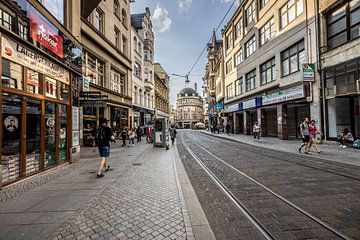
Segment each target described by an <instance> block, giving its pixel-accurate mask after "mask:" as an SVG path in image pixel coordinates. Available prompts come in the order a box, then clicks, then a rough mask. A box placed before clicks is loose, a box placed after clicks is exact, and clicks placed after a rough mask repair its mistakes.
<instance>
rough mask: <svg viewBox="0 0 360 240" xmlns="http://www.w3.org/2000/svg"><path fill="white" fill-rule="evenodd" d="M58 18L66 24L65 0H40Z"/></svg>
mask: <svg viewBox="0 0 360 240" xmlns="http://www.w3.org/2000/svg"><path fill="white" fill-rule="evenodd" d="M38 1H39V2H40V3H41V4H42V5H44V7H45V8H46V9H47V10H48V11H49V12H50V13H51V14H52V15H53V16H54V17H55V18H56V20H58V21H59V22H60V23H61V24H64V13H65V12H64V6H65V3H64V0H38Z"/></svg>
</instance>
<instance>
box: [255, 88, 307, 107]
mask: <svg viewBox="0 0 360 240" xmlns="http://www.w3.org/2000/svg"><path fill="white" fill-rule="evenodd" d="M303 97H305V94H304V86H303V85H300V86H296V87H292V88H288V89H284V90H281V91H278V92H274V93H271V94H268V95H265V96H263V97H262V104H263V105H269V104H274V103H279V102H286V101H290V100H293V99H298V98H303Z"/></svg>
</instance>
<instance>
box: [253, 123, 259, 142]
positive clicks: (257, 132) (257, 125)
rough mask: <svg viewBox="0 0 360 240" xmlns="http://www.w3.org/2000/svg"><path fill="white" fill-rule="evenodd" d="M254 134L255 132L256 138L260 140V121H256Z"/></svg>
mask: <svg viewBox="0 0 360 240" xmlns="http://www.w3.org/2000/svg"><path fill="white" fill-rule="evenodd" d="M253 134H254V140H255V139H256V138H257V140H260V126H259V124H258V122H255V123H254V126H253Z"/></svg>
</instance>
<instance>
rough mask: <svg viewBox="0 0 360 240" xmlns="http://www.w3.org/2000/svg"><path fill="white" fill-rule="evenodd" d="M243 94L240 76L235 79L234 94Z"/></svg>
mask: <svg viewBox="0 0 360 240" xmlns="http://www.w3.org/2000/svg"><path fill="white" fill-rule="evenodd" d="M240 94H243V78H242V77H240V78H239V79H238V80H236V81H235V96H238V95H240Z"/></svg>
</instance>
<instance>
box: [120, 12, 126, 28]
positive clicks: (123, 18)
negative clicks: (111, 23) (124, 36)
mask: <svg viewBox="0 0 360 240" xmlns="http://www.w3.org/2000/svg"><path fill="white" fill-rule="evenodd" d="M121 21H122V24H123V25H124V26H125V27H126V26H127V14H126V11H125V9H124V8H123V9H122V10H121Z"/></svg>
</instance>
